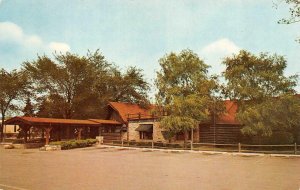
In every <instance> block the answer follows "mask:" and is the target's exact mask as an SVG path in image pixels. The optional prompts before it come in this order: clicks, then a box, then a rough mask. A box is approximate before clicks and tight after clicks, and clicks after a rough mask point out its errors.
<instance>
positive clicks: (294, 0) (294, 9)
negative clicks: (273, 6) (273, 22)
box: [278, 0, 300, 24]
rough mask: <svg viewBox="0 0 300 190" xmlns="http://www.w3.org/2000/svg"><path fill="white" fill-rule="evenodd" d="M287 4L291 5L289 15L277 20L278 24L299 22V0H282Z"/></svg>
mask: <svg viewBox="0 0 300 190" xmlns="http://www.w3.org/2000/svg"><path fill="white" fill-rule="evenodd" d="M284 1H285V2H286V3H287V4H289V5H291V7H290V8H289V9H290V17H289V18H284V19H281V20H279V21H278V23H280V24H292V23H296V22H300V1H299V0H284Z"/></svg>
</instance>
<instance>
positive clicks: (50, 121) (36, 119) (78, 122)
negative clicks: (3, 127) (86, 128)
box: [5, 117, 99, 125]
mask: <svg viewBox="0 0 300 190" xmlns="http://www.w3.org/2000/svg"><path fill="white" fill-rule="evenodd" d="M16 122H24V123H27V124H29V125H32V124H68V125H99V123H96V122H93V121H89V120H78V119H56V118H41V117H13V118H11V119H8V120H7V121H6V122H5V123H6V124H15V123H16Z"/></svg>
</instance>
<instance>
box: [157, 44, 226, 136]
mask: <svg viewBox="0 0 300 190" xmlns="http://www.w3.org/2000/svg"><path fill="white" fill-rule="evenodd" d="M159 63H160V66H161V70H160V71H159V72H157V79H156V86H157V88H158V93H157V95H156V100H157V104H158V107H157V110H156V112H157V113H158V114H160V115H163V118H162V119H161V126H162V127H163V128H164V129H165V130H166V133H168V134H169V136H170V137H171V136H172V135H174V134H175V133H176V132H179V131H184V132H187V131H188V130H191V129H193V128H194V127H195V126H197V124H198V123H199V122H203V121H207V120H209V116H210V111H211V108H212V106H211V105H215V104H214V103H213V102H214V97H213V96H212V94H213V93H214V92H216V91H217V90H218V84H217V80H216V78H213V77H209V76H208V74H207V73H208V70H207V69H208V67H209V66H208V65H206V64H205V63H204V62H203V61H202V60H201V59H200V58H199V57H198V55H197V54H195V53H194V52H192V51H191V50H183V51H182V52H180V53H179V54H175V53H170V54H168V55H166V56H164V57H163V58H161V59H160V60H159ZM214 110H222V109H214Z"/></svg>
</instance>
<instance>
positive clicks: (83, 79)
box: [24, 51, 148, 119]
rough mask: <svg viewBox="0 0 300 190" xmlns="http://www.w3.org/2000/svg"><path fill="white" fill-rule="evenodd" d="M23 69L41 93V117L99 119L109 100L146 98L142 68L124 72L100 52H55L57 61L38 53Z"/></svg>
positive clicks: (135, 100) (39, 113) (39, 95)
mask: <svg viewBox="0 0 300 190" xmlns="http://www.w3.org/2000/svg"><path fill="white" fill-rule="evenodd" d="M24 70H25V71H26V72H28V73H29V75H30V76H31V79H32V81H33V83H34V88H35V92H36V94H38V95H37V96H38V99H37V100H39V101H38V112H37V115H38V116H43V117H63V118H82V119H85V118H99V117H103V116H104V115H105V109H104V106H105V105H106V104H107V101H129V102H135V103H138V102H141V101H145V102H146V101H147V97H146V91H147V90H148V84H147V83H146V82H145V79H144V78H143V75H142V71H141V70H139V69H137V68H131V67H130V68H129V69H128V70H127V71H126V72H125V73H123V72H121V71H120V69H118V68H117V67H116V66H114V65H112V64H110V63H108V62H107V61H106V60H105V57H104V56H103V55H102V54H101V53H100V52H99V51H95V52H88V53H87V55H85V56H79V55H76V54H72V53H66V54H56V55H55V59H54V60H52V59H50V58H49V57H47V56H39V57H38V59H37V60H35V61H32V62H25V63H24Z"/></svg>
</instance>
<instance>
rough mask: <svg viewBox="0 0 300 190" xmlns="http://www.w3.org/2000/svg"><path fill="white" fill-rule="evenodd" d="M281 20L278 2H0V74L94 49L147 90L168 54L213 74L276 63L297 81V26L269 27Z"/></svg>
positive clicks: (299, 46)
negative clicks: (142, 80) (246, 59)
mask: <svg viewBox="0 0 300 190" xmlns="http://www.w3.org/2000/svg"><path fill="white" fill-rule="evenodd" d="M280 2H281V3H280ZM274 3H279V7H278V8H277V9H276V8H275V7H274ZM288 15H289V13H288V6H287V5H285V4H284V3H282V1H280V0H273V1H272V0H257V1H254V0H216V1H207V0H197V1H196V0H195V1H192V0H191V1H188V0H181V1H176V0H172V1H171V0H161V1H155V0H152V1H150V0H149V1H146V0H144V1H136V0H130V1H126V0H107V1H96V0H72V1H69V0H60V1H58V0H51V1H50V0H49V1H40V0H26V1H17V0H0V67H2V68H5V69H8V70H10V69H15V68H20V66H21V64H22V62H23V61H27V60H28V61H30V60H34V59H36V57H37V54H46V55H49V56H51V54H52V52H53V51H55V50H56V51H62V52H65V51H71V52H74V53H78V54H81V55H84V54H86V52H87V50H88V49H90V50H92V51H94V50H96V49H100V51H101V52H102V53H103V54H104V56H105V57H106V59H107V60H108V61H110V62H114V63H115V64H117V65H119V66H120V67H121V68H123V69H125V68H126V67H128V66H130V65H133V66H137V67H139V68H141V69H143V70H144V74H145V75H146V77H147V79H148V80H149V82H152V81H153V79H154V78H155V71H157V70H158V69H159V64H158V60H159V58H161V57H162V56H163V55H165V54H166V53H169V52H171V51H175V52H179V51H180V50H182V49H186V48H189V49H191V50H193V51H195V52H196V53H198V54H199V56H200V57H201V58H202V59H204V61H205V62H206V63H207V64H209V65H211V66H212V68H211V69H210V72H211V73H220V72H221V71H222V70H223V69H224V66H222V65H221V60H222V58H223V57H224V56H227V55H232V54H233V53H236V52H238V51H239V50H240V49H246V50H248V51H251V52H253V53H259V52H270V53H272V54H273V53H277V54H279V55H284V56H285V57H286V59H287V60H288V68H287V70H286V74H287V75H291V74H295V73H299V74H300V66H299V60H300V44H299V43H297V42H295V39H296V38H297V37H300V24H299V23H298V24H293V25H280V24H277V21H278V20H279V19H280V18H283V17H288ZM297 90H298V91H300V87H299V85H298V87H297Z"/></svg>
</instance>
